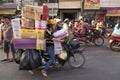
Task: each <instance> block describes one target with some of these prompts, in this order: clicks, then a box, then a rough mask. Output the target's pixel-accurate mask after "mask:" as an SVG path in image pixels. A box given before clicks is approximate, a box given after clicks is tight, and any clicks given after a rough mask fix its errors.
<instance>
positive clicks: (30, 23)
mask: <svg viewBox="0 0 120 80" xmlns="http://www.w3.org/2000/svg"><path fill="white" fill-rule="evenodd" d="M21 23H22V28H25V29H35V20H33V19H26V18H21Z"/></svg>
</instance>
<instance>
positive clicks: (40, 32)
mask: <svg viewBox="0 0 120 80" xmlns="http://www.w3.org/2000/svg"><path fill="white" fill-rule="evenodd" d="M36 32H37V39H44V37H45V30H36Z"/></svg>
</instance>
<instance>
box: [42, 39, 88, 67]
mask: <svg viewBox="0 0 120 80" xmlns="http://www.w3.org/2000/svg"><path fill="white" fill-rule="evenodd" d="M62 45H63V52H62V53H60V54H58V55H56V57H55V63H58V64H60V65H61V66H64V65H65V63H66V62H68V64H69V65H70V66H71V67H73V68H79V67H82V66H83V65H84V63H85V61H86V59H85V56H84V54H83V52H82V51H80V50H79V47H80V44H79V41H78V40H76V39H72V40H71V41H69V42H66V41H65V42H64V43H62ZM41 55H42V58H43V59H44V61H45V62H47V61H48V60H49V54H48V53H47V52H46V51H41ZM53 65H54V63H53Z"/></svg>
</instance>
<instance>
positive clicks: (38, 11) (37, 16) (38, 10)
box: [34, 6, 42, 20]
mask: <svg viewBox="0 0 120 80" xmlns="http://www.w3.org/2000/svg"><path fill="white" fill-rule="evenodd" d="M34 10H35V20H41V14H42V7H38V6H35V7H34Z"/></svg>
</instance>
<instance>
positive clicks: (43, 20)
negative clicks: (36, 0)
mask: <svg viewBox="0 0 120 80" xmlns="http://www.w3.org/2000/svg"><path fill="white" fill-rule="evenodd" d="M22 15H23V16H22V18H21V19H13V20H12V27H13V32H14V45H15V48H18V49H19V48H24V49H39V50H40V49H42V50H45V43H46V42H45V41H46V40H45V39H44V33H45V29H46V25H47V18H48V8H47V6H46V5H43V6H33V5H25V6H24V8H23V14H22Z"/></svg>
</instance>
